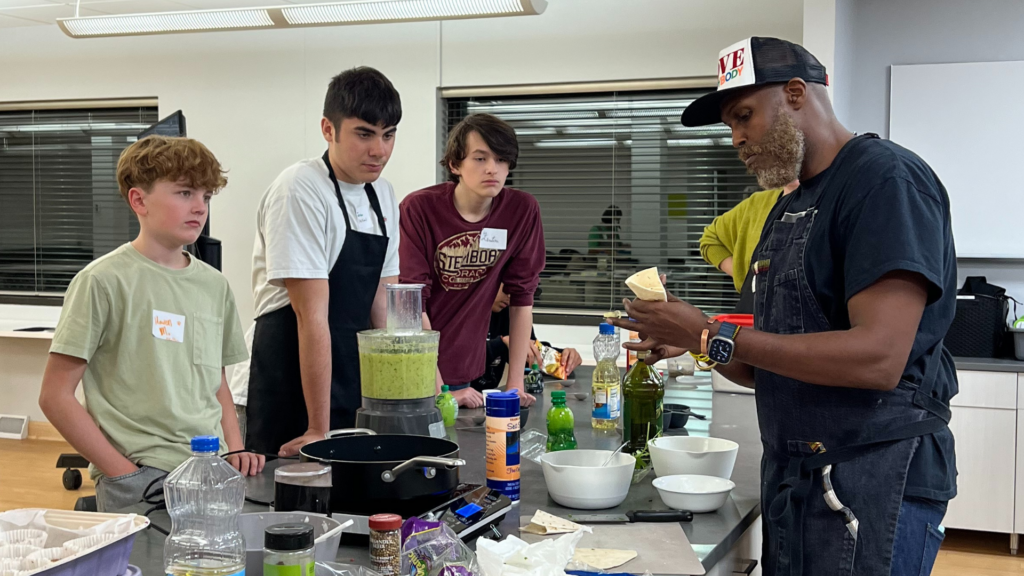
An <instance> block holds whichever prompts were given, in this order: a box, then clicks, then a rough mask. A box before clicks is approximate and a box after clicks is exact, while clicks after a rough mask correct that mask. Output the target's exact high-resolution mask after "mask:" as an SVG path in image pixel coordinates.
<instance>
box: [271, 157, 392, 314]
mask: <svg viewBox="0 0 1024 576" xmlns="http://www.w3.org/2000/svg"><path fill="white" fill-rule="evenodd" d="M371 184H373V188H374V190H375V191H376V192H377V199H378V200H379V201H380V208H381V214H382V215H383V216H384V225H385V227H386V228H387V236H388V249H387V254H386V256H385V258H384V269H383V270H382V271H381V278H384V277H387V276H398V236H399V230H398V202H397V201H396V200H395V191H394V189H393V188H392V187H391V184H390V183H389V182H388V181H387V180H385V179H383V178H379V179H378V180H377V181H376V182H372V183H371ZM338 185H339V186H340V187H341V197H342V198H343V199H344V201H345V208H346V210H348V216H349V223H350V224H351V226H352V229H354V230H358V231H360V232H367V233H371V234H377V235H380V234H381V230H380V226H379V225H378V224H377V215H376V214H374V212H373V207H372V206H370V199H369V198H367V196H366V191H365V190H364V189H363V185H362V184H347V183H345V182H342V181H340V180H339V181H338ZM344 218H345V217H344V215H343V214H342V212H341V207H340V206H338V198H337V196H336V195H335V193H334V184H332V183H331V180H330V178H329V177H328V176H327V166H326V165H325V164H324V162H323V160H322V159H321V158H310V159H308V160H302V161H301V162H297V163H295V164H293V165H291V166H289V167H288V168H286V169H285V170H284V172H281V174H280V175H279V176H278V177H277V179H276V180H274V182H273V183H272V184H271V185H270V188H268V189H267V191H266V192H265V193H264V194H263V198H262V199H261V200H260V206H259V210H258V211H257V213H256V243H255V246H254V247H253V253H252V289H253V297H254V300H255V305H256V317H257V318H259V317H260V316H263V315H264V314H267V313H269V312H273V311H275V310H278V309H280V308H283V307H285V306H286V305H288V303H289V300H288V291H287V290H286V289H285V287H284V280H285V279H286V278H304V279H317V278H323V279H327V277H328V276H329V275H330V272H331V269H332V268H333V267H334V263H335V262H337V260H338V254H340V253H341V247H342V245H343V244H344V243H345V220H344Z"/></svg>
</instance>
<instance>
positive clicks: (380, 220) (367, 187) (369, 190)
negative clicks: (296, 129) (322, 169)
mask: <svg viewBox="0 0 1024 576" xmlns="http://www.w3.org/2000/svg"><path fill="white" fill-rule="evenodd" d="M329 154H330V151H329V150H326V151H324V155H323V156H322V157H321V158H323V161H324V164H325V165H326V166H327V177H328V178H330V179H331V183H332V184H334V195H335V196H337V197H338V206H340V207H341V214H342V216H344V217H345V232H346V233H348V232H351V231H352V224H351V223H350V222H349V219H348V208H346V207H345V199H344V198H342V197H341V185H340V184H338V178H337V177H336V176H335V175H334V168H333V167H332V166H331V158H330V155H329ZM363 190H364V191H365V192H366V197H367V198H369V199H370V206H371V207H372V208H373V213H374V214H376V215H377V224H378V225H379V226H380V232H381V234H380V235H381V236H384V237H385V238H387V235H388V229H387V227H386V226H385V225H384V214H383V212H382V211H381V209H380V200H378V199H377V192H376V191H375V190H374V189H373V184H370V183H369V182H366V183H364V184H363Z"/></svg>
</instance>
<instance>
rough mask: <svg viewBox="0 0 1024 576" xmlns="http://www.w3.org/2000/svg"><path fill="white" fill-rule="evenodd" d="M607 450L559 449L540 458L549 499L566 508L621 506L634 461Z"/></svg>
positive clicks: (582, 508)
mask: <svg viewBox="0 0 1024 576" xmlns="http://www.w3.org/2000/svg"><path fill="white" fill-rule="evenodd" d="M611 454H612V452H611V450H563V451H561V452H548V453H547V454H545V455H543V456H541V458H540V464H541V467H542V468H543V469H544V483H545V484H547V488H548V494H550V495H551V499H552V500H554V501H555V502H557V503H558V504H559V505H561V506H565V507H566V508H575V509H579V510H600V509H601V508H611V507H613V506H618V505H619V504H622V501H623V500H625V499H626V495H627V494H628V493H629V485H630V484H631V483H632V481H633V468H635V467H636V458H634V457H632V456H630V455H629V454H622V453H619V454H616V455H615V457H614V458H612V461H611V462H610V463H609V464H608V466H605V467H603V468H602V467H601V464H603V463H604V461H605V460H607V459H608V457H609V456H611Z"/></svg>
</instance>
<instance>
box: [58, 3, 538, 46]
mask: <svg viewBox="0 0 1024 576" xmlns="http://www.w3.org/2000/svg"><path fill="white" fill-rule="evenodd" d="M546 8H547V0H351V1H349V2H329V3H323V4H289V5H284V6H271V7H265V8H264V7H253V8H238V9H227V10H187V11H178V12H155V13H151V14H121V15H110V16H85V17H75V18H58V19H57V24H58V25H59V26H60V27H61V30H63V31H64V33H65V34H67V35H68V36H71V37H72V38H97V37H102V36H132V35H145V34H174V33H180V32H212V31H222V30H253V29H264V28H298V27H305V26H338V25H344V24H371V23H383V22H416V21H424V20H453V19H461V18H482V17H490V16H529V15H536V14H541V13H543V12H544V10H545V9H546Z"/></svg>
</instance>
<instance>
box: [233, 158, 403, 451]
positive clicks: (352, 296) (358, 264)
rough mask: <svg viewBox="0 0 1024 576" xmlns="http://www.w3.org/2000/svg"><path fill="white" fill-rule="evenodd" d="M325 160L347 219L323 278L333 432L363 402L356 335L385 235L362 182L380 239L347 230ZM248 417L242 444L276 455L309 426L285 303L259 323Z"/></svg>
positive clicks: (351, 420)
mask: <svg viewBox="0 0 1024 576" xmlns="http://www.w3.org/2000/svg"><path fill="white" fill-rule="evenodd" d="M323 161H324V164H326V165H327V175H328V176H329V177H330V179H331V182H332V183H333V184H334V193H335V195H336V196H337V198H338V205H339V206H340V207H341V214H342V216H343V217H344V219H345V243H344V244H343V245H342V247H341V253H339V254H338V260H337V261H336V262H335V263H334V267H333V268H331V273H330V275H329V276H328V280H327V282H328V286H329V288H330V304H329V306H328V310H327V322H328V325H329V327H330V331H331V426H330V427H331V429H332V430H334V429H337V428H352V427H353V426H354V425H355V418H356V410H357V409H358V408H359V406H360V405H361V402H362V400H361V396H362V395H361V393H360V380H359V347H358V345H357V342H356V333H357V332H359V331H361V330H367V329H369V328H370V327H371V326H370V308H371V307H372V306H373V299H374V297H375V296H376V294H377V286H378V285H379V284H380V273H381V271H382V270H383V268H384V259H385V256H386V255H387V249H388V238H387V228H386V227H385V225H384V216H383V214H382V213H381V209H380V201H379V200H378V199H377V194H376V192H374V190H373V186H372V185H370V184H369V183H367V184H366V185H365V186H364V187H363V188H364V190H365V191H366V196H367V197H368V198H369V199H370V206H372V207H373V212H374V213H375V214H376V215H377V223H378V225H380V229H381V233H382V234H381V235H380V236H378V235H376V234H369V233H366V232H359V231H358V230H353V229H352V225H351V223H350V221H349V215H348V209H347V208H346V207H345V201H344V199H343V198H342V197H341V187H340V186H339V185H338V179H337V178H336V177H335V175H334V170H333V168H331V162H330V159H329V158H328V156H327V152H324V155H323ZM246 417H247V420H248V422H247V430H246V436H245V447H246V448H248V449H250V450H255V451H257V452H264V453H270V454H276V453H277V452H278V451H279V450H280V449H281V446H282V445H284V444H287V443H288V442H290V441H292V440H294V439H295V438H298V437H299V436H302V435H303V434H305V432H306V430H307V429H308V428H309V417H308V413H307V412H306V401H305V397H304V395H303V393H302V378H301V375H300V368H299V328H298V320H297V318H296V316H295V311H294V310H293V309H292V307H291V306H290V305H289V306H285V307H283V308H281V309H279V310H275V311H273V312H270V313H267V314H264V315H263V316H260V317H259V318H257V319H256V332H255V334H254V335H253V343H252V363H251V366H250V371H249V404H248V406H247V407H246Z"/></svg>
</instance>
